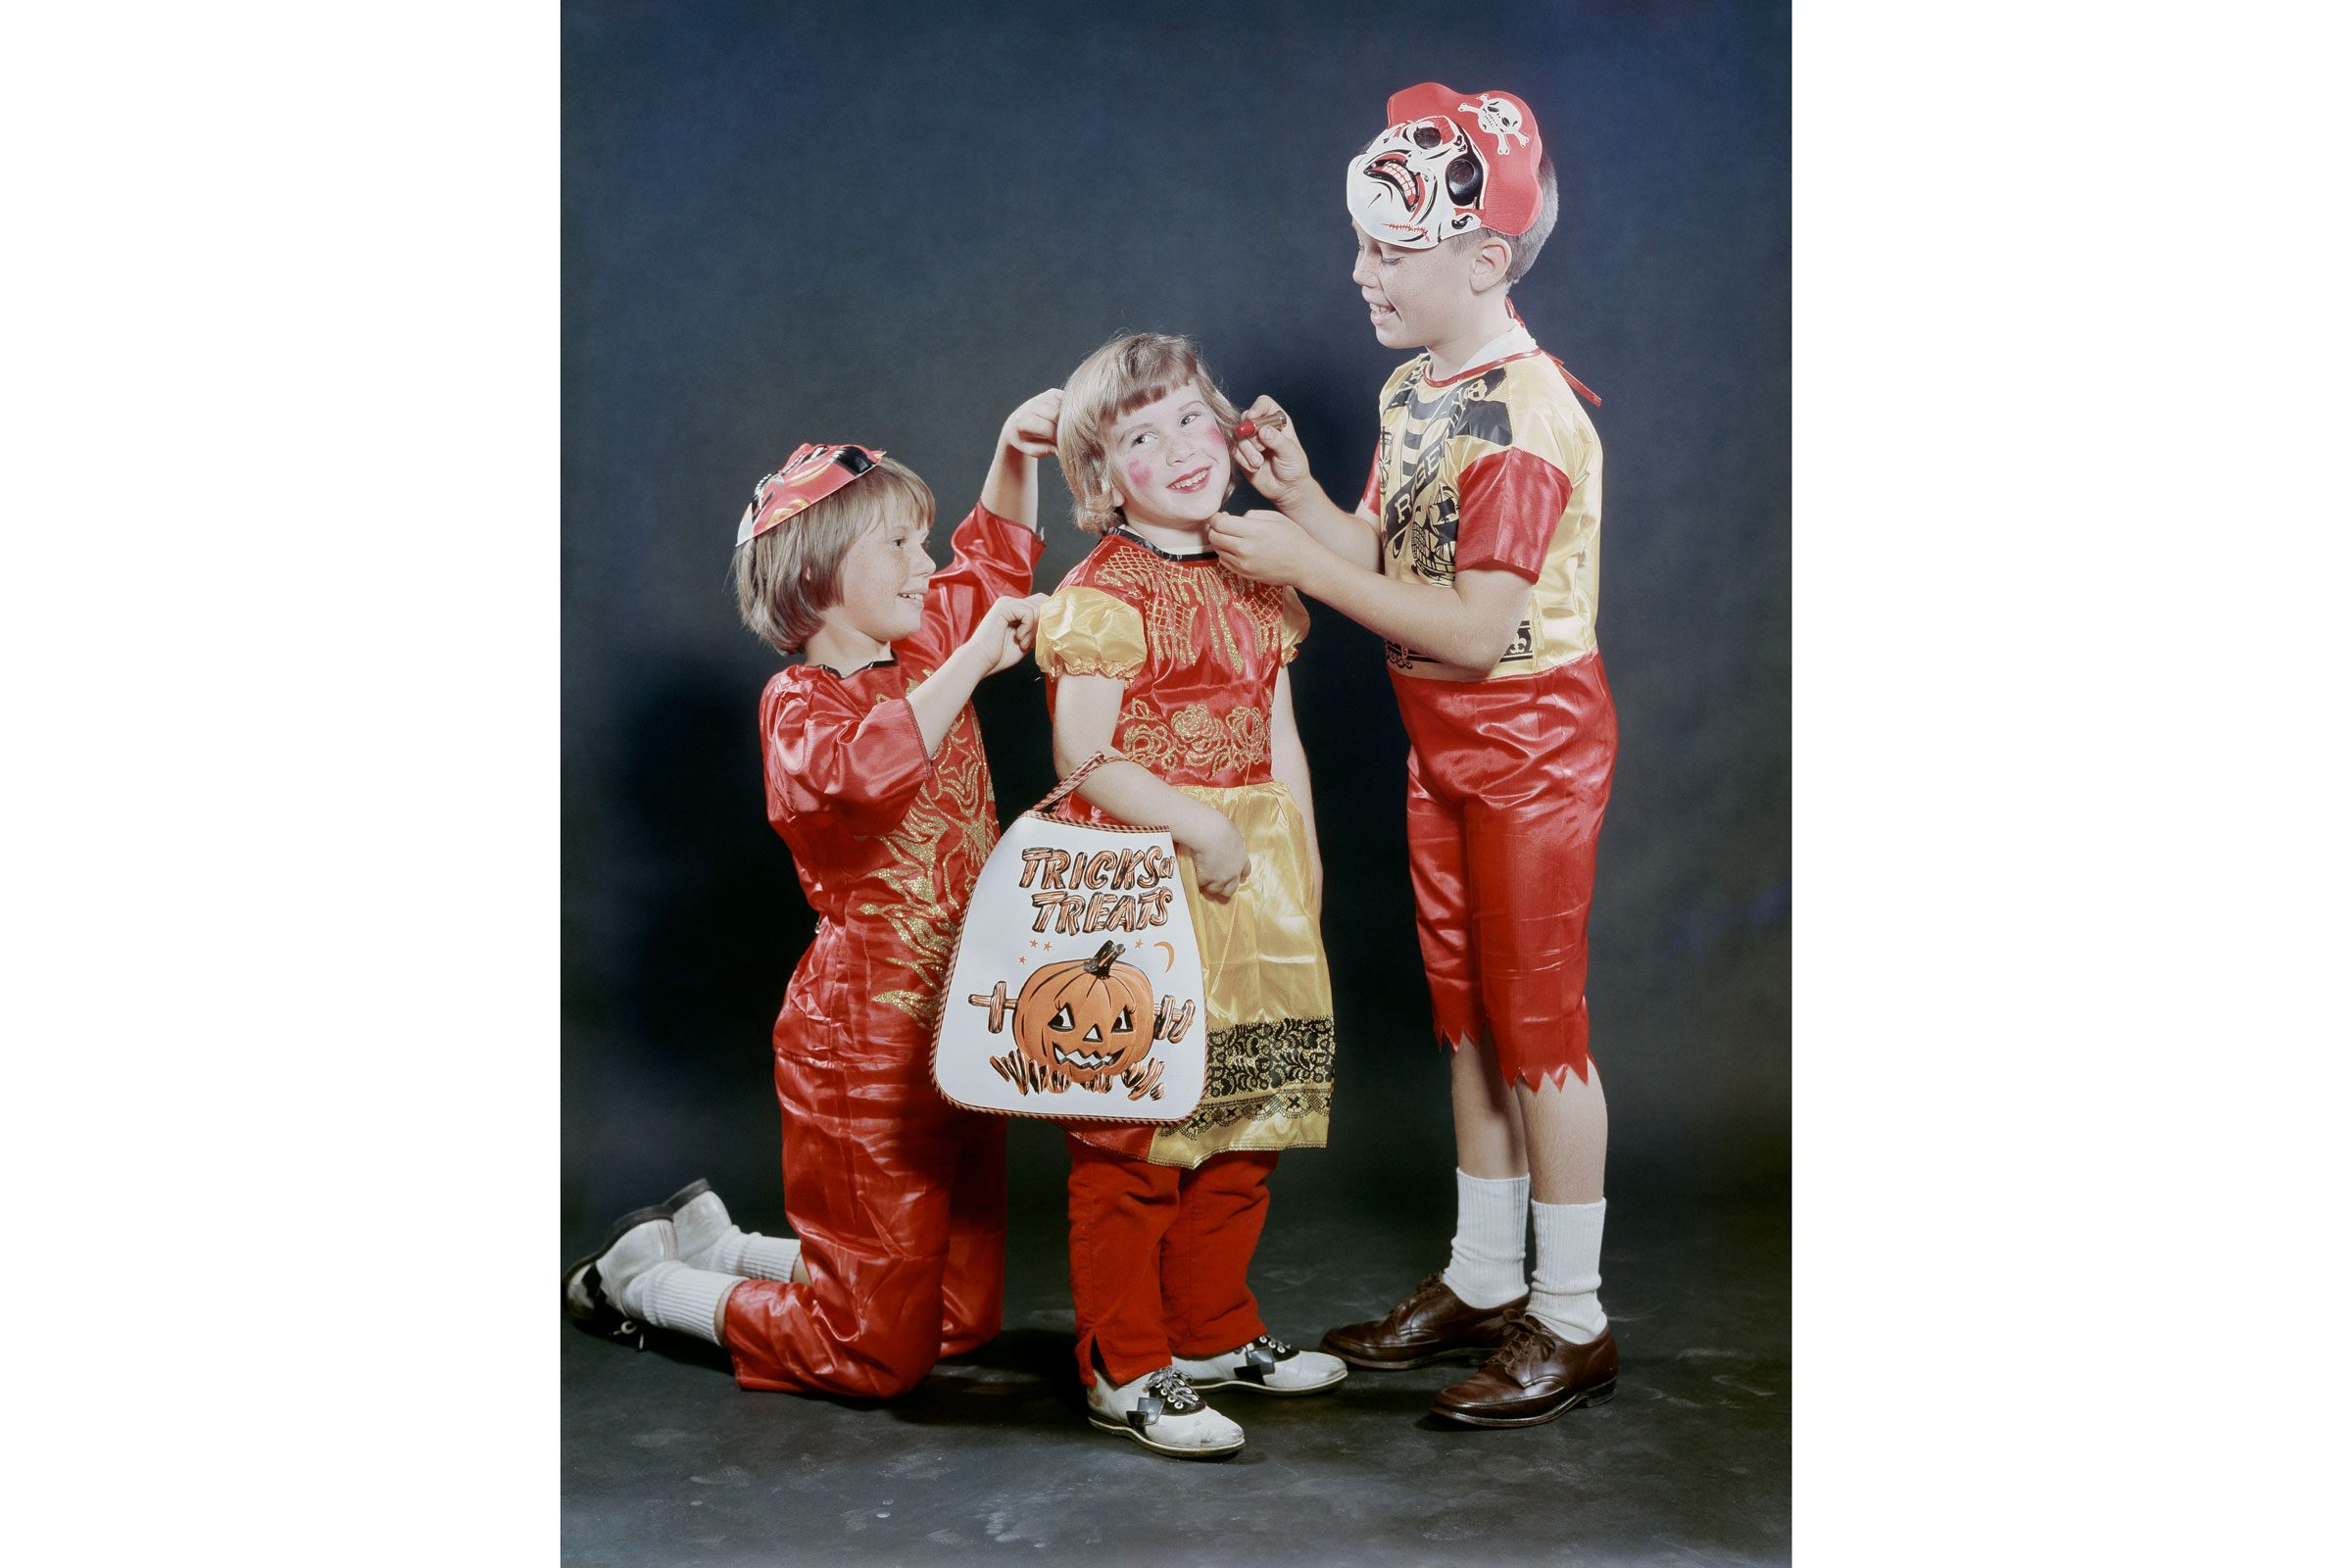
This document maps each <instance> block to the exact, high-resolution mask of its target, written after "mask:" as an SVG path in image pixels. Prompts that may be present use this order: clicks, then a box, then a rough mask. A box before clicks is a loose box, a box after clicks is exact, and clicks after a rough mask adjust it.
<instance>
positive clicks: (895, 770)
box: [760, 665, 931, 831]
mask: <svg viewBox="0 0 2352 1568" xmlns="http://www.w3.org/2000/svg"><path fill="white" fill-rule="evenodd" d="M760 742H761V750H762V752H763V753H764V756H765V761H766V771H767V815H768V820H769V821H770V822H772V823H774V824H775V826H776V828H777V830H778V831H781V830H782V829H783V825H784V821H785V819H786V818H788V817H792V816H805V815H808V814H810V813H812V812H818V811H827V810H835V811H839V812H841V813H842V814H843V815H845V816H847V817H848V818H849V819H850V820H851V821H852V822H854V823H857V824H859V825H860V826H861V827H862V826H870V825H875V824H879V825H885V826H886V825H888V824H889V823H891V822H895V821H897V820H898V818H899V815H900V813H902V812H903V811H905V810H906V809H907V806H908V804H909V803H911V802H912V801H913V799H914V794H915V791H917V790H918V789H920V788H921V787H922V785H923V783H924V781H925V780H926V779H928V778H929V777H930V776H931V756H930V753H928V752H927V751H925V750H924V748H923V732H922V730H921V729H920V728H918V727H917V726H916V724H915V721H914V709H913V706H912V705H911V704H909V703H908V702H907V699H905V698H904V697H894V698H892V699H890V700H889V701H888V702H882V703H861V702H860V701H859V700H858V696H857V694H855V693H853V692H850V691H848V690H845V689H844V688H843V686H842V684H841V682H840V681H838V680H836V679H835V678H833V677H832V676H831V675H829V674H826V673H825V672H823V671H818V670H810V669H809V668H808V667H807V666H805V665H804V666H802V667H801V668H799V669H794V670H787V671H786V672H785V673H784V674H783V675H782V676H780V677H778V678H777V679H776V680H775V681H774V682H773V683H771V684H770V685H769V687H768V689H767V692H766V693H765V695H764V696H763V698H762V699H761V701H760Z"/></svg>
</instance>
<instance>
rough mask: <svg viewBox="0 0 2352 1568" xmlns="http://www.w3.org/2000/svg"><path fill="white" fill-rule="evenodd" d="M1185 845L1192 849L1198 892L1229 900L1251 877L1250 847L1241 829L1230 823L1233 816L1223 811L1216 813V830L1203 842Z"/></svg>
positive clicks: (1213, 897)
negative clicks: (1199, 888)
mask: <svg viewBox="0 0 2352 1568" xmlns="http://www.w3.org/2000/svg"><path fill="white" fill-rule="evenodd" d="M1185 848H1186V849H1188V850H1190V851H1192V852H1193V872H1194V875H1195V876H1196V877H1197V878H1198V879H1199V881H1200V883H1201V892H1203V893H1205V894H1207V895H1208V896H1209V897H1210V898H1212V899H1230V898H1232V897H1233V895H1234V893H1235V892H1236V891H1237V890H1238V889H1239V888H1240V887H1241V885H1242V884H1243V883H1244V882H1247V881H1249V880H1250V846H1249V845H1247V844H1245V843H1243V842H1242V830H1241V829H1240V828H1237V827H1235V826H1234V825H1233V818H1231V817H1229V816H1227V815H1225V814H1224V813H1223V812H1222V811H1220V812H1218V813H1217V826H1216V831H1215V832H1214V833H1212V834H1211V835H1210V836H1209V837H1208V839H1207V840H1206V841H1205V842H1202V843H1200V844H1188V845H1186V846H1185Z"/></svg>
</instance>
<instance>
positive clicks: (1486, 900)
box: [1390, 653, 1617, 1088]
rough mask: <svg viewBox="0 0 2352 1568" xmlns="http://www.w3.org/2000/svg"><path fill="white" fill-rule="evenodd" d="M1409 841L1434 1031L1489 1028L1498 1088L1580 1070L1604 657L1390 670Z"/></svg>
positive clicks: (1472, 1036) (1587, 1021) (1610, 754)
mask: <svg viewBox="0 0 2352 1568" xmlns="http://www.w3.org/2000/svg"><path fill="white" fill-rule="evenodd" d="M1390 684H1392V685H1394V686H1395V687H1396V688H1397V711H1399V713H1400V714H1401V715H1402V716H1403V719H1404V729H1405V734H1406V735H1407V736H1408V737H1409V738H1410V739H1411V741H1412V753H1411V755H1410V758H1409V759H1408V760H1407V764H1406V774H1405V802H1404V823H1405V838H1406V842H1407V844H1408V846H1409V849H1410V853H1411V857H1412V867H1413V903H1414V907H1415V912H1416V919H1417V924H1418V926H1419V930H1420V934H1421V957H1422V961H1423V963H1424V964H1425V965H1426V966H1427V967H1428V970H1429V994H1430V1004H1431V1007H1432V1010H1433V1011H1434V1012H1435V1014H1436V1020H1435V1021H1436V1023H1437V1030H1438V1036H1439V1038H1440V1039H1441V1040H1443V1041H1444V1042H1445V1043H1446V1045H1447V1046H1449V1047H1452V1048H1455V1049H1459V1048H1460V1047H1461V1046H1462V1044H1463V1043H1464V1042H1466V1041H1475V1040H1477V1039H1478V1038H1479V1037H1480V1036H1481V1035H1492V1036H1493V1037H1494V1040H1495V1056H1496V1059H1497V1063H1498V1065H1499V1066H1500V1068H1501V1071H1502V1077H1503V1081H1504V1082H1505V1083H1511V1082H1524V1083H1526V1084H1527V1085H1528V1086H1529V1087H1530V1088H1535V1087H1537V1080H1538V1079H1539V1078H1550V1079H1551V1080H1553V1081H1554V1082H1555V1083H1556V1082H1560V1081H1562V1080H1564V1079H1565V1078H1566V1076H1567V1075H1568V1074H1569V1073H1570V1072H1574V1073H1575V1074H1576V1076H1577V1078H1578V1080H1579V1081H1580V1082H1581V1081H1583V1080H1584V1079H1585V1078H1586V1076H1587V1075H1588V1072H1589V1071H1590V1066H1591V1060H1592V1054H1591V1053H1592V1033H1593V1025H1592V1021H1591V1018H1590V1017H1589V1015H1588V1014H1587V1012H1586V1008H1585V958H1586V954H1585V925H1586V919H1587V917H1588V916H1589V915H1590V914H1591V913H1592V909H1593V864H1594V859H1593V858H1594V851H1595V850H1596V849H1597V847H1598V845H1599V841H1600V818H1601V812H1602V811H1603V810H1604V809H1606V808H1607V807H1608V804H1609V779H1610V776H1611V774H1612V773H1613V772H1614V771H1615V769H1616V761H1617V710H1616V708H1615V706H1614V705H1613V704H1612V703H1611V701H1610V699H1609V683H1608V677H1607V676H1606V675H1605V674H1604V673H1603V672H1602V670H1601V666H1600V655H1599V654H1598V653H1592V654H1587V655H1586V656H1585V657H1584V658H1582V659H1580V660H1577V661H1576V662H1573V663H1569V664H1563V665H1561V666H1559V667H1558V668H1556V669H1548V670H1544V671H1542V672H1541V673H1538V674H1534V675H1522V676H1513V677H1509V678H1507V679H1503V680H1491V681H1470V682H1454V681H1440V680H1419V679H1415V678H1413V677H1411V676H1406V675H1395V674H1393V675H1392V679H1391V682H1390Z"/></svg>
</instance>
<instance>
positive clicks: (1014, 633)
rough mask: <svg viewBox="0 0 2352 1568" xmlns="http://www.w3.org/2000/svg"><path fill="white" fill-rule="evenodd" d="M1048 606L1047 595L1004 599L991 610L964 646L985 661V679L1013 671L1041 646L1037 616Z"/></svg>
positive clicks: (989, 609) (990, 607) (990, 608)
mask: <svg viewBox="0 0 2352 1568" xmlns="http://www.w3.org/2000/svg"><path fill="white" fill-rule="evenodd" d="M1045 602H1046V596H1045V595H1044V594H1031V595H1030V596H1029V597H1028V598H1026V599H1000V600H998V601H997V602H996V603H995V604H993V605H991V606H989V607H988V613H987V614H985V615H983V616H981V617H980V624H979V625H978V626H977V627H975V628H974V629H973V631H972V634H971V636H970V637H968V638H966V639H964V644H963V646H964V647H966V648H968V649H970V650H972V651H973V653H974V654H976V655H977V656H978V657H979V659H980V660H981V661H982V662H983V667H982V669H981V673H982V674H983V675H994V674H995V673H997V671H999V670H1001V669H1010V668H1011V667H1012V666H1013V665H1015V664H1017V663H1019V662H1021V661H1022V660H1023V659H1025V658H1027V657H1028V654H1029V650H1030V649H1031V648H1032V647H1033V646H1035V644H1036V642H1037V613H1038V611H1039V610H1040V609H1042V608H1043V607H1044V605H1045Z"/></svg>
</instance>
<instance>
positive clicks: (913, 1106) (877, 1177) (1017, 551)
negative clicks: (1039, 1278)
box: [726, 508, 1045, 1397]
mask: <svg viewBox="0 0 2352 1568" xmlns="http://www.w3.org/2000/svg"><path fill="white" fill-rule="evenodd" d="M954 547H955V559H954V561H953V562H952V563H951V564H948V565H947V566H945V567H943V568H941V569H940V570H939V571H937V572H935V573H933V575H932V578H931V586H930V591H929V594H928V596H927V598H926V599H925V601H924V607H923V624H922V629H921V630H920V631H918V632H916V633H915V634H914V635H913V636H911V637H908V638H907V639H905V640H904V641H902V642H900V643H898V644H896V645H894V647H893V650H892V652H893V654H894V655H895V658H894V659H892V660H885V661H883V662H879V663H875V664H869V665H867V666H866V667H865V668H863V669H858V670H853V671H851V672H849V673H847V674H836V673H834V672H833V671H831V670H829V669H825V668H822V667H821V666H817V665H813V664H798V665H794V666H792V667H790V668H788V669H785V670H783V671H782V672H781V673H779V674H778V675H776V677H775V678H774V679H772V680H770V681H769V682H768V684H767V689H766V691H765V692H763V693H762V694H761V696H760V737H761V741H762V744H763V747H764V750H765V754H766V773H767V816H768V820H769V822H771V823H772V824H773V825H774V827H775V829H776V831H777V832H778V833H779V834H781V835H783V838H784V842H785V843H786V844H788V845H790V846H791V847H792V858H793V864H794V867H795V869H796V870H797V871H798V873H799V875H800V879H801V889H802V891H803V893H805V894H806V895H807V896H808V900H809V907H811V908H813V909H815V910H816V911H817V913H818V915H819V920H818V923H817V929H816V939H815V941H813V942H812V943H810V944H809V951H808V953H807V954H806V955H805V956H803V957H802V959H801V962H800V966H799V967H798V968H797V969H795V970H794V971H793V976H792V984H791V986H790V987H789V989H787V990H786V992H785V994H784V1007H783V1011H782V1012H781V1013H780V1014H779V1015H778V1016H777V1018H776V1027H775V1056H776V1100H777V1103H779V1104H780V1105H781V1106H782V1107H783V1111H784V1211H785V1213H786V1214H787V1215H788V1216H789V1217H790V1218H791V1220H792V1225H793V1229H794V1230H796V1231H797V1232H799V1234H800V1237H801V1243H802V1252H801V1258H802V1261H803V1263H804V1265H805V1266H806V1267H807V1269H808V1272H809V1283H808V1284H806V1285H790V1284H783V1283H779V1282H776V1281H770V1280H747V1281H746V1282H744V1283H743V1284H741V1285H738V1286H737V1287H735V1290H734V1293H733V1294H732V1295H731V1296H729V1297H728V1299H727V1309H726V1344H727V1349H728V1351H729V1352H730V1353H731V1354H732V1355H733V1357H734V1362H735V1381H736V1382H737V1383H739V1384H741V1385H742V1386H743V1387H744V1388H747V1389H782V1390H787V1391H790V1392H793V1393H801V1394H832V1395H851V1396H863V1397H887V1396H890V1395H895V1394H903V1393H905V1392H906V1391H907V1390H908V1389H910V1388H912V1387H914V1385H915V1384H916V1383H918V1382H920V1381H921V1380H922V1378H923V1376H924V1374H925V1373H927V1372H929V1371H930V1370H931V1366H932V1363H933V1362H934V1361H936V1360H938V1358H939V1357H941V1356H943V1355H955V1354H958V1353H960V1352H962V1351H965V1350H970V1349H973V1348H976V1347H978V1346H981V1345H985V1344H986V1343H987V1342H988V1341H990V1340H991V1339H994V1338H995V1337H996V1334H997V1331H998V1329H999V1328H1000V1327H1001V1326H1002V1325H1003V1322H1004V1306H1005V1119H1004V1118H1003V1117H1001V1116H982V1115H975V1114H973V1113H972V1112H969V1111H965V1110H959V1109H957V1108H956V1107H955V1106H953V1105H950V1104H949V1103H947V1102H945V1101H943V1100H942V1099H940V1097H939V1093H938V1091H937V1090H935V1089H934V1088H932V1086H931V1073H930V1052H931V1038H932V1025H933V1021H934V1019H935V1018H936V1016H937V1008H938V1004H939V987H940V985H941V984H942V983H943V982H944V980H945V979H946V975H947V969H948V963H949V959H950V957H951V956H952V953H953V950H954V946H955V940H956V923H957V921H958V920H959V919H960V918H961V916H962V913H963V907H964V902H965V900H966V899H968V898H969V897H970V895H971V889H972V883H973V881H974V880H975V879H976V878H977V877H978V876H979V874H980V866H981V863H982V862H983V861H984V860H986V859H987V858H988V852H989V851H990V850H991V849H993V848H994V847H995V845H996V841H997V816H996V804H995V797H994V794H993V792H992V789H991V785H990V782H989V774H988V760H987V758H986V757H985V756H984V755H983V753H982V751H981V748H980V726H979V723H978V721H977V720H976V719H975V718H974V717H973V715H972V711H971V709H970V708H969V707H966V708H965V709H964V710H963V711H961V712H960V713H958V714H957V715H956V721H955V723H954V724H952V725H951V726H950V727H949V730H948V734H947V738H946V739H945V741H943V742H942V744H941V746H940V749H939V755H938V756H937V757H936V758H933V757H927V756H925V754H924V751H923V742H922V736H921V734H920V732H919V731H918V730H917V729H916V728H915V721H914V710H913V709H912V708H911V707H909V706H908V704H907V700H906V698H907V691H908V690H909V689H910V688H911V687H913V686H914V685H915V684H917V683H918V682H919V681H921V680H922V678H923V677H925V676H926V675H928V674H930V672H931V671H932V670H933V669H935V668H937V667H938V665H939V663H940V662H941V661H942V660H944V659H945V658H946V657H947V656H948V655H949V654H951V653H953V652H954V651H955V650H956V647H957V646H959V645H960V644H961V643H962V642H963V640H964V639H965V638H966V637H968V636H970V635H971V633H972V630H973V629H974V628H975V627H976V626H977V625H978V623H979V621H980V617H981V616H982V615H983V614H984V613H986V612H987V610H988V607H989V606H990V605H991V604H992V603H994V602H995V601H996V600H997V599H999V598H1004V597H1007V596H1017V595H1021V594H1026V593H1027V592H1029V584H1030V576H1031V573H1032V571H1033V570H1034V569H1035V567H1036V564H1037V559H1038V557H1039V555H1041V554H1042V553H1043V551H1044V548H1045V547H1044V544H1043V542H1042V541H1041V540H1040V539H1039V538H1038V536H1037V535H1036V534H1035V533H1033V532H1031V531H1030V530H1029V529H1028V528H1026V527H1023V526H1022V525H1020V524H1019V523H1017V522H1012V521H1009V520H1007V519H1005V518H1003V517H999V516H997V515H994V514H993V513H990V512H988V511H986V510H984V509H981V508H974V509H973V511H972V513H971V515H969V516H967V517H965V518H964V520H963V521H962V522H961V523H960V524H958V525H957V527H956V533H955V538H954Z"/></svg>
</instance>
